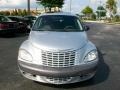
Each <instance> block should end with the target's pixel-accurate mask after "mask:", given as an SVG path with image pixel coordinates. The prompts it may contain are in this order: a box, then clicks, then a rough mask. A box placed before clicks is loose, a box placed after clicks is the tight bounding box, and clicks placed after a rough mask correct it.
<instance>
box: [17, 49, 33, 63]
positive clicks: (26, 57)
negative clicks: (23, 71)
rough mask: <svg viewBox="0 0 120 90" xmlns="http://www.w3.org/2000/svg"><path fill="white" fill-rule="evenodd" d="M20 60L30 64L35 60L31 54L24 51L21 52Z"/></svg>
mask: <svg viewBox="0 0 120 90" xmlns="http://www.w3.org/2000/svg"><path fill="white" fill-rule="evenodd" d="M19 58H21V59H23V60H25V61H29V62H31V61H32V59H33V58H32V56H31V54H30V53H29V52H27V51H26V50H23V49H21V50H19Z"/></svg>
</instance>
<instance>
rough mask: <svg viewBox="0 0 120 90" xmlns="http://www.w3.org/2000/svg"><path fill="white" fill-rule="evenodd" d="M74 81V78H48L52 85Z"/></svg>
mask: <svg viewBox="0 0 120 90" xmlns="http://www.w3.org/2000/svg"><path fill="white" fill-rule="evenodd" d="M71 79H72V77H66V78H53V77H46V80H47V81H48V82H51V83H56V84H58V83H65V82H69V81H70V80H71Z"/></svg>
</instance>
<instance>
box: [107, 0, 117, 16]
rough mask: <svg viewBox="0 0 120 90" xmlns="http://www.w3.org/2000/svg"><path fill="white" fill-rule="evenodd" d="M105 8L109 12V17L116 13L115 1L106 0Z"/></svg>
mask: <svg viewBox="0 0 120 90" xmlns="http://www.w3.org/2000/svg"><path fill="white" fill-rule="evenodd" d="M106 8H107V9H108V11H109V12H110V13H109V14H110V17H111V18H112V17H113V16H114V15H115V14H116V13H117V2H116V0H107V2H106Z"/></svg>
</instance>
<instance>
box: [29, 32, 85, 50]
mask: <svg viewBox="0 0 120 90" xmlns="http://www.w3.org/2000/svg"><path fill="white" fill-rule="evenodd" d="M29 41H30V42H31V44H32V45H33V46H35V47H37V48H39V49H44V50H71V49H72V50H76V49H80V48H82V47H83V46H84V45H86V43H87V36H86V33H85V32H40V31H31V33H30V36H29Z"/></svg>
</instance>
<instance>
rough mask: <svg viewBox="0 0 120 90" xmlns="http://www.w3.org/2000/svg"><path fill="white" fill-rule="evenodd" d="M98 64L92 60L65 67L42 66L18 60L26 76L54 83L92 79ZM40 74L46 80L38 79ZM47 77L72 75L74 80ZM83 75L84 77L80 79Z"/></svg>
mask: <svg viewBox="0 0 120 90" xmlns="http://www.w3.org/2000/svg"><path fill="white" fill-rule="evenodd" d="M97 64H98V62H97V61H95V62H91V63H87V64H83V65H79V66H73V67H67V68H66V67H65V68H64V67H47V66H40V65H35V64H30V63H26V62H23V61H18V66H19V69H20V71H22V74H23V75H24V76H25V77H26V78H29V79H32V80H35V81H39V82H44V83H52V84H68V83H74V82H79V81H84V80H87V79H90V78H91V77H93V75H95V72H96V69H97ZM26 73H27V74H26ZM91 74H92V76H91ZM86 75H88V76H87V77H85V78H83V76H86ZM31 76H32V77H31ZM38 76H39V77H41V78H44V80H41V79H39V80H38ZM45 77H46V78H47V77H53V78H68V77H71V78H72V79H73V80H72V79H71V80H69V81H66V82H49V81H48V80H45ZM81 77H82V78H83V79H80V78H81ZM78 78H79V79H78ZM75 79H76V80H75Z"/></svg>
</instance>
